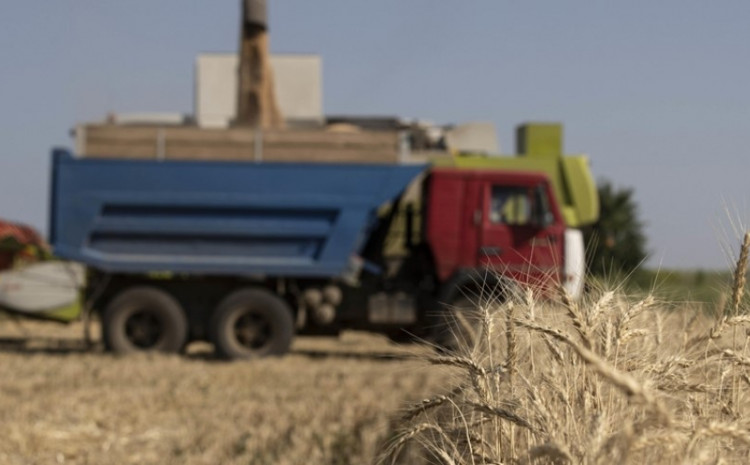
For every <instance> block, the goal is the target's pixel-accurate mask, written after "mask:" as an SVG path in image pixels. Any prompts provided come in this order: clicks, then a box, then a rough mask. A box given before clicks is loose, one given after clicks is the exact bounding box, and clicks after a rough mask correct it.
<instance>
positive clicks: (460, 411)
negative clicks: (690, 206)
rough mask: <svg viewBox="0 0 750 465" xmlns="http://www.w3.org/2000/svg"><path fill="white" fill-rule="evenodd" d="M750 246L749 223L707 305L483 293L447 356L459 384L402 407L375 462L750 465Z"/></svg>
mask: <svg viewBox="0 0 750 465" xmlns="http://www.w3.org/2000/svg"><path fill="white" fill-rule="evenodd" d="M749 253H750V234H749V235H745V237H744V241H743V243H742V246H741V251H740V254H739V259H738V261H737V266H736V270H735V279H734V288H733V289H732V290H731V298H730V299H729V301H728V303H727V304H726V308H725V309H721V311H720V312H717V316H716V317H709V316H707V315H706V314H705V313H703V312H700V311H698V310H696V309H695V308H690V307H689V306H687V305H679V306H675V305H673V304H670V305H667V304H666V303H660V302H656V301H655V300H654V299H653V298H652V297H645V298H641V299H628V298H625V297H623V296H619V295H616V294H614V293H612V292H607V291H604V290H601V291H599V292H594V293H593V294H592V295H590V296H589V297H588V299H587V300H585V301H584V302H573V301H571V300H570V299H569V298H568V297H567V296H566V295H565V294H564V292H562V291H560V295H559V299H558V302H557V303H552V304H544V305H542V304H540V303H539V302H536V300H535V299H534V296H533V294H532V293H531V292H530V291H523V293H522V295H516V296H514V297H513V298H512V299H511V300H510V301H507V302H503V303H497V302H481V303H480V305H478V307H479V308H478V312H479V316H478V318H476V320H477V321H481V322H483V323H482V324H481V325H480V328H478V330H477V331H476V336H475V338H474V340H473V341H472V345H471V346H470V347H465V348H463V350H461V351H460V352H459V353H456V354H454V355H453V356H451V357H444V358H443V359H444V360H443V362H442V364H445V365H452V366H457V367H460V368H461V370H460V372H459V374H458V375H457V376H455V377H454V378H453V381H452V382H453V386H455V387H452V388H449V389H448V390H447V391H446V392H445V393H443V394H441V395H439V396H437V397H434V398H432V399H429V400H426V401H423V402H421V403H418V404H415V405H414V406H413V407H411V408H410V409H407V411H406V415H405V416H404V418H403V420H402V422H401V430H400V433H399V435H398V436H397V438H396V439H395V440H394V441H392V443H391V444H390V447H389V448H388V449H387V450H386V451H385V453H384V454H383V456H382V461H383V462H385V463H416V460H417V459H421V460H422V461H423V463H438V464H444V465H448V464H456V465H457V464H508V463H519V464H520V463H555V464H558V463H560V464H562V463H574V464H628V463H637V464H643V463H648V464H666V463H669V464H672V463H682V464H696V463H707V464H708V463H711V464H714V463H749V462H750V374H749V372H748V370H749V369H750V348H749V347H748V345H749V344H748V343H749V342H750V318H749V317H748V316H747V315H745V310H746V309H744V308H743V307H742V301H743V296H744V295H745V273H746V269H747V263H748V254H749ZM430 361H431V362H432V363H433V364H435V361H434V360H430Z"/></svg>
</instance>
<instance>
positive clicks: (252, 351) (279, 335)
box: [211, 289, 294, 359]
mask: <svg viewBox="0 0 750 465" xmlns="http://www.w3.org/2000/svg"><path fill="white" fill-rule="evenodd" d="M293 336H294V319H293V318H292V311H291V309H290V308H289V306H288V305H287V304H286V302H284V301H283V300H281V299H280V298H279V297H277V296H275V295H274V294H271V293H270V292H268V291H266V290H263V289H242V290H239V291H236V292H234V293H232V294H230V295H229V296H228V297H227V298H225V299H224V300H223V301H222V302H221V303H220V304H219V306H218V307H217V308H216V311H215V312H214V315H213V319H212V323H211V338H212V340H213V343H214V344H215V346H216V352H217V353H218V354H219V355H220V356H221V357H224V358H229V359H237V358H256V357H265V356H268V355H282V354H284V353H286V352H287V351H288V350H289V346H290V345H291V344H292V337H293Z"/></svg>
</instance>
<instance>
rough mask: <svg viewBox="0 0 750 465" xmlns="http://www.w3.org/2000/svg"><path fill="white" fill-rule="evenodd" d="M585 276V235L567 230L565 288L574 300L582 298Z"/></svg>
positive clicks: (578, 231) (564, 270) (574, 230)
mask: <svg viewBox="0 0 750 465" xmlns="http://www.w3.org/2000/svg"><path fill="white" fill-rule="evenodd" d="M585 275H586V248H585V246H584V245H583V233H582V232H581V231H580V230H579V229H570V228H568V229H566V230H565V267H564V269H563V288H564V289H565V291H566V292H567V293H568V295H569V296H570V297H572V298H573V299H579V298H580V297H581V294H582V293H583V281H584V278H585Z"/></svg>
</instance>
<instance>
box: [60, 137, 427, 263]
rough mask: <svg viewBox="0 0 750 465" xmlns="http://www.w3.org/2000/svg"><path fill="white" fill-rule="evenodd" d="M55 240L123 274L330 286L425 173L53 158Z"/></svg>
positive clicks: (73, 255)
mask: <svg viewBox="0 0 750 465" xmlns="http://www.w3.org/2000/svg"><path fill="white" fill-rule="evenodd" d="M52 165H53V166H52V192H51V209H50V241H51V243H52V246H53V248H54V252H55V254H57V255H58V256H60V257H62V258H66V259H69V260H74V261H78V262H81V263H85V264H87V265H89V266H92V267H95V268H98V269H101V270H104V271H107V272H115V273H148V272H163V271H168V272H176V273H195V274H222V275H266V276H296V277H330V276H337V275H339V274H341V273H342V272H343V271H344V270H345V269H346V267H347V265H348V263H349V259H350V256H351V255H352V254H355V253H357V252H359V251H360V249H361V247H363V246H364V242H365V240H366V239H367V234H368V233H369V230H370V228H371V227H372V226H373V224H374V222H375V220H376V210H377V208H378V207H379V206H380V205H382V204H383V203H385V202H386V201H388V200H391V199H393V198H395V197H397V196H398V195H399V194H400V193H401V192H402V191H403V190H404V189H405V188H406V186H407V185H408V184H409V182H410V181H411V180H412V179H414V178H415V177H416V176H417V175H418V174H419V173H420V172H422V171H423V170H425V169H426V167H425V166H424V165H360V164H346V165H343V164H301V163H252V162H239V163H227V162H205V161H202V162H191V161H163V162H160V161H141V160H139V161H135V160H104V159H92V158H74V157H73V156H72V155H71V154H70V153H69V152H68V151H66V150H61V149H57V150H54V151H53V156H52Z"/></svg>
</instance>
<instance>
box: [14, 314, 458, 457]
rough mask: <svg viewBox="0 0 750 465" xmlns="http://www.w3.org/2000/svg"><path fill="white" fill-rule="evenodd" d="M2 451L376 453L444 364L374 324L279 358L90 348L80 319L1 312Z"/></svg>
mask: <svg viewBox="0 0 750 465" xmlns="http://www.w3.org/2000/svg"><path fill="white" fill-rule="evenodd" d="M0 339H2V343H0V418H2V422H0V463H3V464H37V463H38V464H50V463H67V464H107V463H112V464H125V463H134V464H136V463H137V464H170V463H174V464H177V463H180V464H219V463H222V464H272V463H273V464H347V463H352V464H354V463H369V462H371V461H372V458H373V457H374V456H375V455H376V453H377V452H376V451H377V450H379V449H380V448H381V447H382V443H383V441H384V440H386V439H387V438H388V437H389V435H391V433H390V431H391V424H390V419H391V418H392V416H393V414H394V412H396V411H398V409H399V408H401V407H403V406H405V405H406V403H407V402H411V401H414V400H418V399H420V398H422V397H424V396H427V395H429V394H430V393H433V392H435V391H436V390H438V389H439V388H440V386H441V384H443V383H444V379H442V378H443V375H444V373H441V372H435V371H433V370H427V369H424V366H423V364H421V363H419V362H415V361H409V360H403V359H402V358H403V357H404V356H405V355H406V354H407V353H410V352H413V351H415V350H416V351H419V348H418V347H415V346H412V347H408V348H403V347H398V346H395V345H393V344H391V343H390V342H388V341H387V340H386V339H384V338H381V337H378V336H373V335H368V334H365V333H345V334H344V335H343V337H341V338H339V339H334V338H323V339H317V338H315V339H314V338H298V340H297V341H296V343H295V345H294V349H293V352H292V353H291V354H290V355H288V356H286V357H283V358H280V359H266V360H257V361H252V362H220V361H216V360H213V359H212V358H211V355H210V352H209V349H210V348H209V347H206V346H197V347H192V348H191V349H190V353H188V354H187V355H185V356H163V355H158V354H153V355H151V354H149V355H142V356H130V357H115V356H111V355H108V354H104V353H102V352H101V351H100V350H99V349H97V348H94V349H93V350H84V348H83V347H82V344H81V327H80V325H71V326H58V325H55V324H49V323H37V322H28V321H23V322H20V323H16V322H13V321H10V320H2V321H0Z"/></svg>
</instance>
